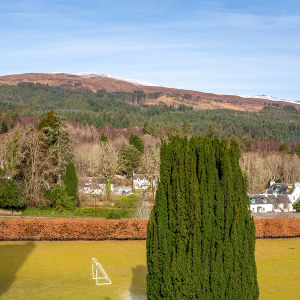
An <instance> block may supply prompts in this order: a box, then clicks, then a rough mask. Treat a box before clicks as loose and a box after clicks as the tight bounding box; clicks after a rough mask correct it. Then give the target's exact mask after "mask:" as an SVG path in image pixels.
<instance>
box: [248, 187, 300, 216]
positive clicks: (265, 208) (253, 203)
mask: <svg viewBox="0 0 300 300" xmlns="http://www.w3.org/2000/svg"><path fill="white" fill-rule="evenodd" d="M249 197H250V210H251V211H252V212H270V211H273V212H291V211H294V209H293V205H294V204H296V203H297V202H298V201H299V199H300V183H298V182H295V183H294V184H287V183H275V181H271V182H270V186H269V187H268V188H267V189H266V190H265V191H262V192H261V193H260V194H259V195H249Z"/></svg>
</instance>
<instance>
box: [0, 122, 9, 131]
mask: <svg viewBox="0 0 300 300" xmlns="http://www.w3.org/2000/svg"><path fill="white" fill-rule="evenodd" d="M6 132H8V127H7V124H6V122H5V119H3V121H2V127H1V131H0V134H2V133H6Z"/></svg>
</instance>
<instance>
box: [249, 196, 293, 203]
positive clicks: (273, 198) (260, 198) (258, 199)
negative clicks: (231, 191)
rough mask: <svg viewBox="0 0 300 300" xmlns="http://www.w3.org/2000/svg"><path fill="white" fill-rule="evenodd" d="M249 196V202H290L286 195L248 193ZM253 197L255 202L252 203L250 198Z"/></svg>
mask: <svg viewBox="0 0 300 300" xmlns="http://www.w3.org/2000/svg"><path fill="white" fill-rule="evenodd" d="M249 198H250V204H251V205H255V204H257V205H258V204H281V203H283V204H286V203H291V201H290V199H289V197H288V196H287V195H277V197H276V196H274V195H249ZM253 199H255V203H253V202H252V201H251V200H253Z"/></svg>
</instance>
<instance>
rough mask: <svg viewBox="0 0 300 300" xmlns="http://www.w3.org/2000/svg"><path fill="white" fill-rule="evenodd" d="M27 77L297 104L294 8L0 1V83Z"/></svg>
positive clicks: (298, 14)
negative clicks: (121, 81)
mask: <svg viewBox="0 0 300 300" xmlns="http://www.w3.org/2000/svg"><path fill="white" fill-rule="evenodd" d="M26 72H97V73H105V74H110V75H114V76H119V77H125V78H131V79H139V80H143V81H148V82H153V83H157V84H161V85H166V86H176V87H180V88H186V89H192V90H198V91H204V92H214V93H220V94H223V93H224V94H226V93H228V94H235V93H237V94H242V95H257V94H260V95H261V94H266V95H272V96H275V97H278V98H285V99H291V100H292V99H293V100H300V1H291V0H286V1H277V0H273V1H271V0H265V1H257V0H252V1H237V0H235V1H233V0H232V1H231V0H230V1H227V0H223V1H192V0H189V1H171V0H165V1H164V0H161V1H157V0H149V1H148V0H144V1H141V0H131V1H127V0H124V1H120V0H110V1H101V0H98V1H96V0H95V1H92V0H85V1H78V0H72V1H71V0H70V1H69V0H60V1H59V0H47V1H41V0H20V1H19V0H16V1H15V0H0V75H8V74H17V73H26Z"/></svg>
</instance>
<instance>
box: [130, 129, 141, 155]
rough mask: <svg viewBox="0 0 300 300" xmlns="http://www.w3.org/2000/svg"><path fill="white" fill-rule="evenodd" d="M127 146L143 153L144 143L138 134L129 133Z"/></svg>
mask: <svg viewBox="0 0 300 300" xmlns="http://www.w3.org/2000/svg"><path fill="white" fill-rule="evenodd" d="M129 144H130V145H132V146H134V147H135V148H136V149H137V150H138V151H139V152H140V153H142V154H143V153H144V142H143V140H142V139H141V138H140V136H139V135H138V134H134V133H132V132H130V137H129Z"/></svg>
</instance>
